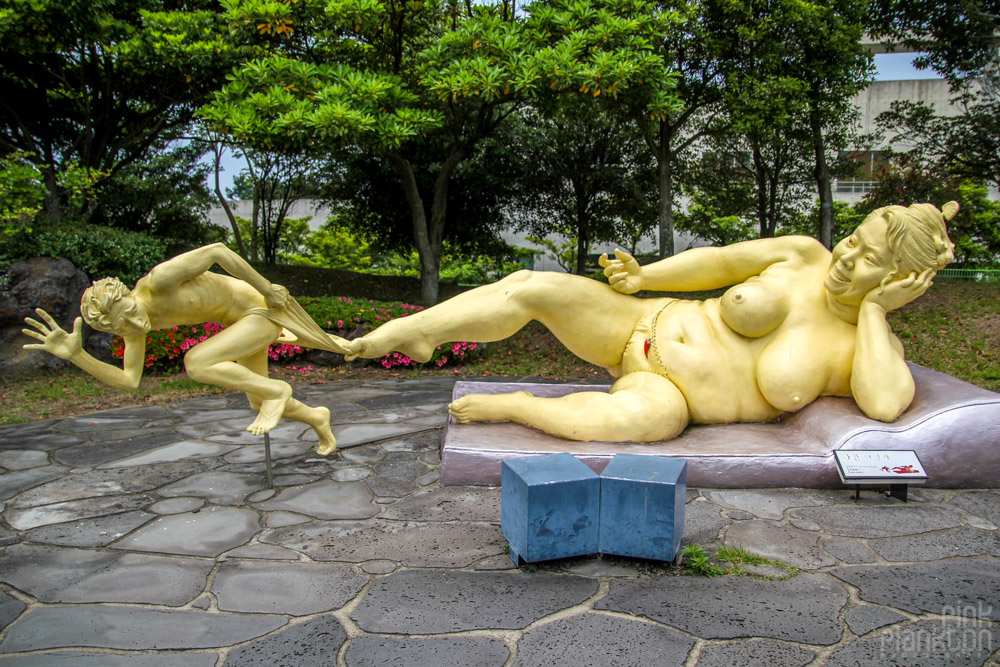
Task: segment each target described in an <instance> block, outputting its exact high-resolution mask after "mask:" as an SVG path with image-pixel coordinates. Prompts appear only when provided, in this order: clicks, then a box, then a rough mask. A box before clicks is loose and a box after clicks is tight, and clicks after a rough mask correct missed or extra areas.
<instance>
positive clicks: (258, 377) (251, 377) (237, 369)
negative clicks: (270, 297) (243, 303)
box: [184, 315, 292, 435]
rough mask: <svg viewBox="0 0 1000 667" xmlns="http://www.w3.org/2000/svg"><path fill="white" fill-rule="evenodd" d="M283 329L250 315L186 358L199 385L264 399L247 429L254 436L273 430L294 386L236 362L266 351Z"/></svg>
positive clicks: (191, 352) (190, 373)
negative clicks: (244, 393) (209, 385)
mask: <svg viewBox="0 0 1000 667" xmlns="http://www.w3.org/2000/svg"><path fill="white" fill-rule="evenodd" d="M280 333H281V327H280V326H278V325H277V324H275V323H274V322H271V321H270V320H268V319H267V318H265V317H262V316H260V315H249V316H247V317H244V318H242V319H240V320H238V321H237V322H235V323H234V324H232V325H230V326H228V327H226V328H225V329H223V330H222V331H220V332H219V333H217V334H216V335H214V336H212V337H211V338H209V339H208V340H206V341H204V342H201V343H199V344H198V345H195V346H194V347H192V348H191V349H190V350H188V352H187V354H185V355H184V368H185V370H187V374H188V376H190V377H191V379H193V380H197V381H198V382H204V383H206V384H214V385H217V386H219V387H225V388H226V389H233V390H235V391H243V392H246V393H247V394H254V395H256V396H258V397H259V398H260V400H261V402H260V408H259V414H258V415H257V419H256V420H254V422H253V423H252V424H251V425H250V426H249V427H247V430H248V431H250V432H251V433H253V434H255V435H260V434H262V433H267V432H268V431H270V430H271V429H272V428H274V427H275V426H276V425H277V424H278V421H279V420H280V419H281V416H282V414H284V412H285V408H286V405H287V403H288V400H289V399H290V398H291V396H292V387H291V385H289V384H288V383H287V382H283V381H282V380H272V379H271V378H269V377H267V372H266V370H265V371H264V373H263V374H260V373H255V372H254V371H253V370H251V369H249V368H247V367H246V366H244V365H241V364H239V363H237V360H241V359H247V358H250V357H252V356H253V355H255V354H259V353H261V352H264V353H265V354H266V352H267V348H268V346H269V345H270V344H271V343H272V342H274V341H275V339H277V337H278V335H279V334H280Z"/></svg>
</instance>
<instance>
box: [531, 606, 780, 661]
mask: <svg viewBox="0 0 1000 667" xmlns="http://www.w3.org/2000/svg"><path fill="white" fill-rule="evenodd" d="M693 646H694V640H693V639H691V638H690V637H685V636H684V635H682V634H681V633H679V632H677V631H675V630H671V629H669V628H665V627H663V626H660V625H654V624H652V623H644V622H642V621H639V620H627V619H623V618H620V617H617V616H610V615H606V614H595V613H585V614H578V615H576V616H571V617H569V618H565V619H560V620H558V621H554V622H552V623H547V624H545V625H542V626H539V627H537V628H533V629H531V630H528V631H527V632H525V633H524V637H522V638H521V641H520V642H518V645H517V664H518V665H523V667H550V666H551V665H560V664H562V665H586V664H589V663H590V662H591V661H593V660H594V657H595V656H602V659H601V662H602V664H605V665H623V666H624V665H682V664H684V661H685V660H686V659H687V656H688V653H690V652H691V649H692V647H693ZM732 664H735V663H732ZM744 664H749V663H744ZM760 664H763V663H760ZM772 664H773V663H772Z"/></svg>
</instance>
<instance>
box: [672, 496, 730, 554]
mask: <svg viewBox="0 0 1000 667" xmlns="http://www.w3.org/2000/svg"><path fill="white" fill-rule="evenodd" d="M727 525H729V519H727V518H726V517H724V516H722V510H721V509H719V507H718V506H717V505H714V504H712V503H710V502H708V501H707V500H695V501H694V502H690V503H688V504H687V505H685V507H684V537H683V538H682V539H683V544H685V545H688V544H701V545H707V544H711V543H712V542H715V541H716V540H717V539H719V531H720V530H722V528H723V527H724V526H727Z"/></svg>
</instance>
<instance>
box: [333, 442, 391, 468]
mask: <svg viewBox="0 0 1000 667" xmlns="http://www.w3.org/2000/svg"><path fill="white" fill-rule="evenodd" d="M340 456H341V458H342V460H343V462H344V464H345V465H353V464H355V463H368V464H371V463H375V462H376V461H381V460H382V459H383V458H385V451H383V450H382V448H381V447H377V446H375V445H369V446H367V447H358V448H357V449H343V450H340Z"/></svg>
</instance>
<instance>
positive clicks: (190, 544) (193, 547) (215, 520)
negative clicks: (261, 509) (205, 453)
mask: <svg viewBox="0 0 1000 667" xmlns="http://www.w3.org/2000/svg"><path fill="white" fill-rule="evenodd" d="M259 521H260V516H259V515H258V514H257V512H254V511H253V510H251V509H247V508H245V507H239V508H237V507H208V508H206V509H203V510H200V511H197V512H185V513H184V514H172V515H170V516H161V517H159V518H158V519H154V520H153V521H151V522H149V523H148V524H146V525H145V526H143V527H142V528H140V529H139V530H137V531H135V532H134V533H132V534H131V535H129V536H127V537H124V538H122V539H121V540H118V541H117V542H115V543H114V544H112V546H113V547H114V548H116V549H128V550H131V551H152V552H158V553H165V554H184V555H189V556H211V557H215V556H218V555H219V554H221V553H222V552H223V551H228V550H230V549H233V548H235V547H238V546H241V545H243V544H246V543H247V542H248V541H249V540H250V538H251V537H253V536H254V535H256V534H257V532H258V531H259V530H260V526H259Z"/></svg>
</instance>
